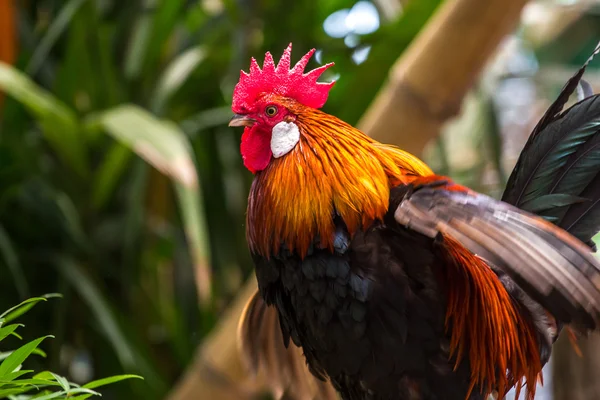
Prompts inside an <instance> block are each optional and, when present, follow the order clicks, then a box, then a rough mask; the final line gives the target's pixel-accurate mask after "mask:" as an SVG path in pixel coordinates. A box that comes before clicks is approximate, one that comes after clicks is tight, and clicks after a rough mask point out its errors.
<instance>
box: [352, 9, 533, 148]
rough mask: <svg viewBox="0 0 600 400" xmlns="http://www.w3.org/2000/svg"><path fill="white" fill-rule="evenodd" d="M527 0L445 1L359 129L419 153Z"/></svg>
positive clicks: (457, 103) (396, 67)
mask: <svg viewBox="0 0 600 400" xmlns="http://www.w3.org/2000/svg"><path fill="white" fill-rule="evenodd" d="M526 3H527V0H487V1H480V0H452V1H446V2H445V3H444V4H443V6H442V7H441V8H440V10H439V11H438V12H437V13H436V14H435V15H434V16H433V17H432V19H431V20H430V21H429V22H428V24H427V25H426V26H425V28H424V29H423V31H422V32H421V33H420V34H419V36H418V37H417V38H416V39H415V40H414V41H413V43H411V45H410V47H409V48H408V49H407V50H406V52H405V53H404V54H403V56H402V57H401V58H400V59H399V60H398V61H397V62H396V64H395V65H394V66H393V68H392V70H391V71H390V77H389V82H388V84H387V85H386V86H385V87H384V88H383V89H382V90H381V92H380V93H379V94H378V96H377V97H376V98H375V100H374V101H373V103H372V104H371V106H370V107H369V109H368V110H367V112H366V113H365V115H364V116H363V118H362V120H361V121H360V123H359V127H360V128H361V129H362V130H363V131H365V132H367V133H368V134H369V135H371V136H372V137H373V138H375V139H377V140H379V141H381V142H384V143H394V144H398V145H401V146H402V148H403V149H404V150H407V151H409V152H411V153H414V154H420V153H421V151H422V150H423V148H424V147H425V144H426V143H427V142H428V141H429V140H430V139H432V138H434V137H436V136H437V135H438V133H439V131H440V128H441V126H442V124H443V123H444V122H446V121H447V120H448V119H450V118H452V117H454V116H455V115H457V114H458V112H459V110H460V106H461V103H462V99H463V98H464V96H465V94H466V93H467V91H468V90H469V89H470V88H471V86H472V85H473V83H474V82H475V80H476V79H477V77H478V75H479V73H480V72H481V70H482V68H483V67H484V65H485V63H486V61H487V60H488V59H489V57H490V56H491V55H492V54H493V53H494V51H495V50H496V48H497V47H498V45H499V44H500V43H501V41H502V39H503V38H504V37H505V36H506V35H507V34H508V33H510V32H511V31H512V30H513V29H514V28H515V26H516V25H517V23H518V21H519V17H520V14H521V10H522V9H523V6H524V5H525V4H526Z"/></svg>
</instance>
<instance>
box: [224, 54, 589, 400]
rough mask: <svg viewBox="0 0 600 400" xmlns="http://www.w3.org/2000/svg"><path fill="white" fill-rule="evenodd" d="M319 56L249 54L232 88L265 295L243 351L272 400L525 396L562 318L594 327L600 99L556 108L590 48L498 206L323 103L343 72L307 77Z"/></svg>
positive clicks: (250, 231)
mask: <svg viewBox="0 0 600 400" xmlns="http://www.w3.org/2000/svg"><path fill="white" fill-rule="evenodd" d="M597 52H598V49H597V50H596V52H595V53H594V54H596V53H597ZM313 53H314V50H311V51H310V52H309V53H308V54H306V55H305V56H304V57H302V58H301V59H300V61H298V63H296V64H295V65H294V66H293V67H292V65H291V44H290V46H289V47H288V48H287V49H286V50H285V51H284V53H283V56H282V57H281V59H280V61H279V62H278V63H277V65H276V64H275V62H274V60H273V57H272V56H271V54H270V53H267V54H266V56H265V61H264V64H263V67H262V68H261V67H260V66H259V65H258V63H257V62H256V60H255V59H252V60H251V64H250V70H249V72H248V73H246V72H244V71H242V72H241V75H240V80H239V82H238V83H237V85H236V87H235V89H234V94H233V101H232V110H233V112H234V114H235V115H234V116H233V118H232V120H231V122H230V123H229V125H230V126H243V127H244V132H243V135H242V139H241V147H240V149H241V155H242V158H243V162H244V165H245V166H246V168H247V169H248V170H250V172H252V173H253V174H254V180H253V183H252V186H251V189H250V194H249V198H248V209H247V227H246V229H247V241H248V244H249V249H250V252H251V254H252V257H253V261H254V264H255V268H256V278H257V281H258V287H259V290H258V292H257V294H256V295H255V296H254V298H253V299H252V300H251V301H250V302H249V304H248V305H247V307H246V310H245V312H244V315H243V318H242V321H241V324H240V331H239V333H240V338H241V343H242V347H243V349H244V354H245V356H246V357H245V359H246V360H247V362H248V363H249V364H250V365H251V366H252V367H254V368H255V369H257V368H259V367H260V366H262V367H264V368H265V369H266V371H267V374H268V378H267V379H268V380H269V384H270V385H271V387H272V389H273V392H274V393H275V395H276V396H277V397H281V396H282V395H283V394H284V393H288V394H289V395H290V396H291V397H293V398H298V399H311V398H323V399H325V398H327V399H329V398H331V399H333V398H335V396H336V395H335V392H334V391H333V390H332V387H333V388H335V391H337V392H338V393H339V394H340V395H341V398H342V399H344V400H363V399H364V400H367V399H368V400H467V399H469V400H483V399H485V398H487V396H489V395H494V396H496V397H497V398H503V397H504V395H505V394H506V392H507V391H508V390H509V389H511V388H513V387H515V388H516V390H517V392H519V391H520V390H521V388H522V387H524V388H525V389H526V398H527V399H528V400H532V399H533V398H534V395H535V390H536V384H537V383H538V380H541V371H542V367H543V365H544V364H545V363H546V362H547V361H548V359H549V357H550V352H551V348H552V345H553V343H554V341H555V340H556V338H557V336H558V334H559V333H560V331H561V330H562V328H563V327H564V326H568V328H569V330H571V331H572V332H576V333H580V334H587V333H589V332H591V331H595V330H598V329H599V328H600V326H599V323H600V264H599V262H598V261H597V259H596V258H595V257H594V256H593V254H592V250H593V249H592V248H591V247H592V246H593V242H592V241H591V238H592V236H593V235H594V234H595V233H597V231H598V230H599V229H600V174H599V172H600V161H599V159H600V134H599V130H600V99H599V98H598V96H592V95H591V94H589V93H588V95H589V96H588V97H587V98H585V99H584V100H583V101H581V102H579V103H577V104H576V105H574V106H573V107H571V108H570V109H568V110H566V111H564V112H563V111H562V109H563V107H564V105H565V104H566V102H567V100H568V98H569V96H570V95H571V94H572V93H573V92H574V91H575V89H576V88H577V86H578V85H579V84H580V81H581V77H582V75H583V72H584V70H585V67H586V65H587V63H589V61H590V60H591V57H590V60H588V62H587V63H586V65H584V66H583V67H582V68H581V69H580V70H579V71H578V73H577V74H576V75H575V76H574V77H573V78H571V79H570V80H569V82H568V83H567V85H566V86H565V88H564V89H563V91H562V92H561V94H560V96H559V98H558V100H557V101H556V102H555V103H554V104H553V105H552V106H551V107H550V109H549V110H548V111H547V112H546V114H545V115H544V117H543V118H542V120H541V121H540V122H539V124H538V125H537V126H536V128H535V130H534V132H533V134H532V135H531V137H530V138H529V141H528V142H527V144H526V146H525V148H524V150H523V152H522V154H521V156H520V159H519V160H518V163H517V166H516V167H515V169H514V171H513V173H512V175H511V176H510V179H509V181H508V185H507V188H506V191H505V193H504V196H503V198H502V201H499V200H495V199H492V198H490V197H488V196H485V195H483V194H479V193H476V192H474V191H473V190H470V189H468V188H466V187H464V186H461V185H459V184H457V183H455V182H453V181H452V180H451V179H450V178H448V177H444V176H439V175H436V174H434V173H433V172H432V171H431V169H430V168H429V167H428V166H427V165H426V164H425V163H424V162H422V161H421V160H419V159H418V158H417V157H415V156H413V155H411V154H409V153H407V152H405V151H403V150H401V149H399V148H397V147H395V146H391V145H386V144H382V143H379V142H377V141H375V140H374V139H372V138H370V137H368V136H367V135H365V134H364V133H362V132H361V131H359V130H358V129H356V128H354V127H352V126H351V125H349V124H347V123H345V122H343V121H341V120H340V119H338V118H336V117H334V116H332V115H328V114H326V113H324V112H323V111H320V108H321V107H322V106H323V105H324V104H325V102H326V100H327V97H328V93H329V90H330V89H331V88H332V86H333V84H334V82H330V83H323V82H318V78H319V77H320V76H321V74H322V73H323V72H324V71H325V70H326V69H327V68H329V67H330V66H331V65H332V64H327V65H323V66H321V67H319V68H316V69H314V70H312V71H309V72H305V68H306V66H307V64H308V62H309V60H310V58H311V56H312V54H313ZM592 57H593V56H592ZM582 83H583V81H582ZM583 87H584V88H588V89H589V87H588V86H587V85H583ZM586 92H587V90H586ZM290 341H291V342H292V343H290ZM302 354H303V355H304V357H305V361H306V365H307V366H308V370H309V371H310V373H311V374H312V375H313V376H314V377H316V378H318V380H314V379H312V377H311V376H309V375H308V373H306V372H305V366H304V365H303V364H302V362H301V361H300V357H301V355H302ZM329 383H330V384H331V386H330V385H329ZM518 396H519V393H517V397H518Z"/></svg>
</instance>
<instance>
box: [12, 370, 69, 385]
mask: <svg viewBox="0 0 600 400" xmlns="http://www.w3.org/2000/svg"><path fill="white" fill-rule="evenodd" d="M19 372H20V371H19ZM29 372H31V371H29ZM9 375H10V374H9ZM3 380H4V379H0V381H3ZM12 383H13V384H19V385H32V386H37V387H45V386H56V387H60V386H62V385H61V384H60V383H59V382H56V381H55V380H50V379H36V378H32V379H20V380H18V381H14V382H12Z"/></svg>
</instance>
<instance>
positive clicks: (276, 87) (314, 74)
mask: <svg viewBox="0 0 600 400" xmlns="http://www.w3.org/2000/svg"><path fill="white" fill-rule="evenodd" d="M314 52H315V49H312V50H311V51H309V52H308V53H306V54H305V55H304V57H302V58H301V59H300V61H298V63H297V64H296V65H295V66H294V68H292V69H290V65H291V59H290V57H291V55H292V44H291V43H290V45H289V46H288V47H287V49H285V51H284V52H283V56H281V60H279V63H277V66H275V63H274V61H273V56H272V55H271V53H269V52H267V54H265V62H264V64H263V68H262V70H261V69H260V67H259V66H258V63H257V62H256V60H255V59H254V58H252V61H251V62H250V73H246V72H244V71H242V72H241V73H240V80H239V82H238V83H237V85H235V89H234V91H233V104H232V106H231V108H232V109H233V111H234V112H236V113H244V112H247V111H248V110H251V109H252V105H253V103H254V102H255V100H256V98H257V97H258V96H259V95H260V94H263V93H275V94H278V95H281V96H284V97H290V98H293V99H295V100H296V101H298V102H300V103H302V104H304V105H305V106H308V107H313V108H321V107H323V104H325V102H326V101H327V96H328V94H329V89H331V87H332V86H333V84H334V83H335V82H328V83H323V82H317V79H319V77H320V76H321V74H322V73H323V72H324V71H325V70H326V69H327V68H329V67H331V66H332V65H333V63H329V64H326V65H323V66H321V67H319V68H316V69H313V70H312V71H309V72H307V73H304V68H306V64H308V61H309V60H310V57H311V56H312V55H313V54H314Z"/></svg>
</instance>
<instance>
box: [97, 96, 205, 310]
mask: <svg viewBox="0 0 600 400" xmlns="http://www.w3.org/2000/svg"><path fill="white" fill-rule="evenodd" d="M86 124H87V125H89V126H90V127H91V129H94V127H96V126H98V124H100V125H101V126H103V127H104V129H105V130H106V131H107V132H108V133H109V134H111V135H112V136H113V137H114V138H115V139H117V140H119V141H120V142H122V143H123V144H125V145H126V146H128V147H130V148H131V149H132V150H133V151H135V152H136V153H137V154H138V155H139V156H140V157H142V158H143V159H144V160H146V161H147V162H148V163H149V164H151V165H152V166H154V167H155V168H156V169H158V170H160V171H161V172H163V173H164V174H165V175H167V176H169V177H171V178H172V179H174V180H175V181H176V184H175V188H176V192H177V195H178V201H179V204H180V206H181V212H182V219H183V223H184V225H185V231H186V235H187V239H188V242H189V243H188V244H189V246H190V248H191V252H192V258H193V260H194V264H195V271H196V272H197V273H198V274H199V276H198V277H197V279H198V281H199V282H201V286H200V287H199V292H200V293H199V294H200V298H201V299H202V301H203V303H204V304H206V303H207V302H208V299H209V297H210V279H211V277H210V268H209V265H208V260H209V259H210V254H209V249H208V246H207V242H208V240H207V237H208V236H207V234H206V223H205V221H204V211H203V209H202V202H201V200H200V199H201V194H200V186H199V184H198V176H197V174H196V168H195V165H194V160H193V151H192V149H191V146H190V144H189V142H188V139H187V137H186V136H185V134H184V133H183V132H182V131H181V130H180V129H179V128H178V127H177V126H176V125H175V124H173V123H170V122H165V121H161V120H159V119H156V118H155V117H154V116H152V115H151V114H150V113H148V112H147V111H145V110H143V109H141V108H139V107H136V106H133V105H124V106H120V107H117V108H115V109H112V110H109V111H106V112H104V113H102V114H100V115H97V116H95V117H94V118H91V119H90V120H88V121H87V123H86Z"/></svg>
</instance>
